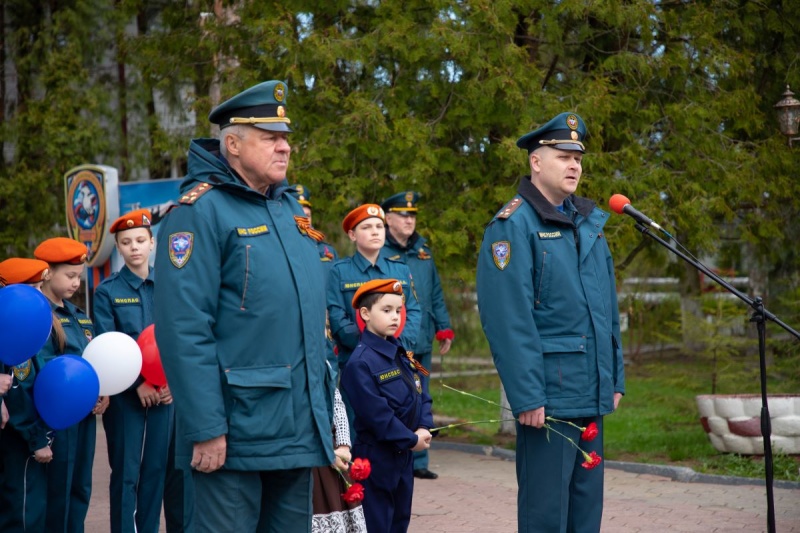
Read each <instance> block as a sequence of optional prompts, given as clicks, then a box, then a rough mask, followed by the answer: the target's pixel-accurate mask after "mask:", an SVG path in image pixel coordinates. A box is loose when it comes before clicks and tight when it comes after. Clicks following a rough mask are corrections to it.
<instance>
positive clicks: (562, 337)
mask: <svg viewBox="0 0 800 533" xmlns="http://www.w3.org/2000/svg"><path fill="white" fill-rule="evenodd" d="M565 205H566V207H567V209H566V213H561V212H559V211H558V210H557V209H556V208H555V207H553V206H552V205H551V204H550V203H549V202H548V201H547V200H546V199H545V198H544V196H542V194H541V193H540V192H539V190H538V189H537V188H536V187H535V186H534V185H533V184H532V183H531V182H530V180H528V179H523V180H522V182H521V183H520V186H519V190H518V194H517V195H516V196H515V197H514V199H513V200H512V201H511V202H510V203H509V204H507V206H506V207H505V208H504V209H502V210H501V211H500V212H499V213H498V214H497V215H495V217H494V219H493V220H492V221H491V222H490V223H489V225H488V226H487V227H486V230H485V233H484V237H483V243H482V244H481V248H480V253H479V257H478V276H477V289H478V306H479V309H480V317H481V322H482V324H483V329H484V332H485V334H486V337H487V339H488V340H489V346H490V348H491V351H492V356H493V357H494V361H495V365H496V366H497V370H498V372H499V374H500V378H501V380H502V382H503V386H504V387H505V391H506V394H507V395H508V400H509V403H510V404H511V408H512V410H513V412H514V414H515V415H519V414H520V413H522V412H525V411H529V410H532V409H537V408H539V407H542V406H545V408H546V409H545V411H546V413H547V414H548V415H549V416H554V417H559V418H576V417H584V416H600V415H605V414H608V413H610V412H611V411H613V408H614V393H615V392H621V393H624V392H625V385H624V383H625V377H624V369H623V361H622V346H621V344H620V333H619V310H618V308H617V294H616V285H615V280H614V263H613V261H612V258H611V254H610V252H609V249H608V245H607V243H606V239H605V236H604V235H603V226H604V225H605V223H606V220H607V218H608V217H607V214H606V213H605V212H603V211H601V210H600V209H597V208H596V207H595V204H594V203H593V202H591V201H590V200H587V199H585V198H580V197H577V196H574V195H572V196H570V198H569V199H568V200H567V201H566V202H565Z"/></svg>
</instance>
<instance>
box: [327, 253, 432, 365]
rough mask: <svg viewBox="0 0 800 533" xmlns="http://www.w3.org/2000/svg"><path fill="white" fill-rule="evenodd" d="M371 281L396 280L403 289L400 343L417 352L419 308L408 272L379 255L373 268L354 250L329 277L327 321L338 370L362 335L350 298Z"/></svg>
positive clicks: (397, 263) (402, 266) (400, 264)
mask: <svg viewBox="0 0 800 533" xmlns="http://www.w3.org/2000/svg"><path fill="white" fill-rule="evenodd" d="M373 279H396V280H397V281H399V282H400V284H401V285H402V286H403V297H404V299H405V306H406V324H405V326H404V327H403V331H402V332H401V333H400V343H401V344H402V345H403V347H404V348H405V349H407V350H409V351H412V352H414V351H416V344H417V338H418V334H419V324H420V307H419V302H418V300H417V295H416V292H415V289H414V282H413V279H412V276H411V271H410V270H409V269H408V267H407V266H406V265H404V264H403V263H401V262H400V261H393V260H390V259H386V258H385V257H382V256H378V260H377V261H375V264H374V265H373V264H372V263H370V262H369V260H368V259H367V258H366V257H364V256H363V255H361V253H360V252H358V251H356V253H354V254H353V255H352V256H351V257H345V258H344V259H340V260H339V261H337V262H336V263H334V264H333V268H332V269H331V271H330V274H328V290H327V293H328V320H329V321H330V326H331V334H333V339H334V340H335V341H336V345H337V346H338V347H339V356H338V361H339V368H344V365H345V364H346V363H347V361H348V360H349V359H350V354H351V353H353V350H355V349H356V346H358V341H359V337H360V336H361V332H360V331H359V329H358V324H357V322H356V310H355V309H353V296H355V293H356V291H357V290H358V288H359V287H360V286H362V285H363V284H364V283H366V282H368V281H370V280H373Z"/></svg>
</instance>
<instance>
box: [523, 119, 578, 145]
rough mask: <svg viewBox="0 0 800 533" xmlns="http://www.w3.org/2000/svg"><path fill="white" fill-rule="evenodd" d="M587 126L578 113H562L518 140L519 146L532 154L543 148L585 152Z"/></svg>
mask: <svg viewBox="0 0 800 533" xmlns="http://www.w3.org/2000/svg"><path fill="white" fill-rule="evenodd" d="M584 138H586V124H585V123H584V122H583V119H582V118H581V117H580V116H578V114H577V113H561V114H560V115H558V116H556V117H555V118H553V119H552V120H551V121H550V122H548V123H547V124H545V125H544V126H542V127H540V128H539V129H537V130H534V131H532V132H530V133H526V134H525V135H523V136H522V137H520V138H519V139H517V146H518V147H520V148H524V149H526V150H528V152H532V151H534V150H536V149H537V148H540V147H542V146H552V147H553V148H556V149H558V150H575V151H578V152H585V151H586V148H584V146H583V139H584Z"/></svg>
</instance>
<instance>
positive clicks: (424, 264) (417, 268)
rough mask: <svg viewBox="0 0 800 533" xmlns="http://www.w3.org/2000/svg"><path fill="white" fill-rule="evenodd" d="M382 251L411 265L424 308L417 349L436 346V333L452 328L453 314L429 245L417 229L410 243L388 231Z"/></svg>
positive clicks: (417, 350) (419, 352)
mask: <svg viewBox="0 0 800 533" xmlns="http://www.w3.org/2000/svg"><path fill="white" fill-rule="evenodd" d="M381 254H382V255H384V256H385V257H387V258H389V259H393V260H396V261H402V262H403V263H405V264H406V265H408V269H409V270H410V271H411V275H412V276H413V278H414V289H415V291H416V294H417V298H418V299H419V306H420V308H421V310H422V322H421V323H420V326H419V335H418V336H417V345H416V347H415V348H416V349H415V350H414V352H415V353H418V354H423V353H430V352H431V351H432V350H433V337H434V335H435V334H436V332H437V331H442V330H445V329H453V328H452V326H451V325H450V315H449V314H448V313H447V307H446V306H445V303H444V294H443V293H442V284H441V282H440V281H439V273H438V272H437V271H436V265H434V264H433V256H432V254H431V250H430V248H428V247H427V246H426V240H425V238H424V237H422V236H421V235H420V234H419V233H417V232H414V234H413V235H412V236H411V238H410V239H409V240H408V245H407V246H402V245H401V244H400V243H398V242H397V241H396V240H395V239H394V237H392V234H391V233H389V231H388V230H387V231H386V244H385V245H384V246H383V250H381Z"/></svg>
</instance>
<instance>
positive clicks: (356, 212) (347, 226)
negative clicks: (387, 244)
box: [342, 204, 386, 233]
mask: <svg viewBox="0 0 800 533" xmlns="http://www.w3.org/2000/svg"><path fill="white" fill-rule="evenodd" d="M372 217H375V218H379V219H381V220H383V221H384V222H386V215H384V214H383V209H382V208H381V206H379V205H378V204H364V205H360V206H358V207H356V208H355V209H353V210H352V211H350V212H349V213H347V216H346V217H344V220H343V221H342V229H344V232H345V233H347V232H348V231H350V230H351V229H353V228H355V227H356V226H358V225H359V224H360V223H361V222H362V221H364V220H366V219H368V218H372Z"/></svg>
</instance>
